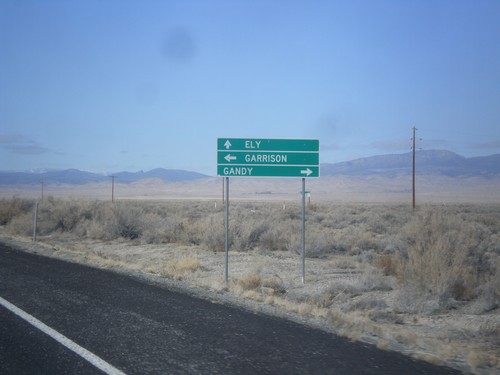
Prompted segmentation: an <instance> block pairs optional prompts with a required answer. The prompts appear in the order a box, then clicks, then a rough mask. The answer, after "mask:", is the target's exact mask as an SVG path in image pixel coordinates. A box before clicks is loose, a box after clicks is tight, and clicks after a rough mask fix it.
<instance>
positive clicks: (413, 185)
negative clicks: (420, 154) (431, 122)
mask: <svg viewBox="0 0 500 375" xmlns="http://www.w3.org/2000/svg"><path fill="white" fill-rule="evenodd" d="M416 131H417V128H416V127H413V147H412V148H413V166H412V197H413V199H412V202H413V209H415V132H416Z"/></svg>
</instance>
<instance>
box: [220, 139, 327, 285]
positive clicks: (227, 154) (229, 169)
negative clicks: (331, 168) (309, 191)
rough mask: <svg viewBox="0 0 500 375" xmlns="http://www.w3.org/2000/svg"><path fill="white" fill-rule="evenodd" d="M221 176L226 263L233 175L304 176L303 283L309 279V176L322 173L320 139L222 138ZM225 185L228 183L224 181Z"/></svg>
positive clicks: (226, 266) (226, 274)
mask: <svg viewBox="0 0 500 375" xmlns="http://www.w3.org/2000/svg"><path fill="white" fill-rule="evenodd" d="M217 176H220V177H224V178H225V180H226V220H225V245H224V249H225V265H224V280H225V282H226V283H227V282H228V263H229V255H228V254H229V235H228V227H229V177H295V178H302V241H301V242H302V244H301V245H302V246H301V247H302V249H301V258H302V283H305V253H306V250H305V211H306V209H305V195H306V178H317V177H319V140H317V139H259V138H218V139H217ZM223 186H224V185H223Z"/></svg>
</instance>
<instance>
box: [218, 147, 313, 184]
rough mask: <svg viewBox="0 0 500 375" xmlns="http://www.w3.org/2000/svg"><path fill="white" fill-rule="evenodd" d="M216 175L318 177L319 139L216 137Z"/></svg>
mask: <svg viewBox="0 0 500 375" xmlns="http://www.w3.org/2000/svg"><path fill="white" fill-rule="evenodd" d="M217 175H218V176H223V177H309V178H310V177H319V141H318V140H317V139H256V138H219V139H217Z"/></svg>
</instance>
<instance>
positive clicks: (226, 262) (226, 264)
mask: <svg viewBox="0 0 500 375" xmlns="http://www.w3.org/2000/svg"><path fill="white" fill-rule="evenodd" d="M225 180H226V220H225V222H226V233H225V240H224V252H225V254H224V282H226V283H227V280H228V273H229V177H226V178H225Z"/></svg>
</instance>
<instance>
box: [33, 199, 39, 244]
mask: <svg viewBox="0 0 500 375" xmlns="http://www.w3.org/2000/svg"><path fill="white" fill-rule="evenodd" d="M37 225H38V200H37V201H36V202H35V216H34V218H33V242H36V227H37Z"/></svg>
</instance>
